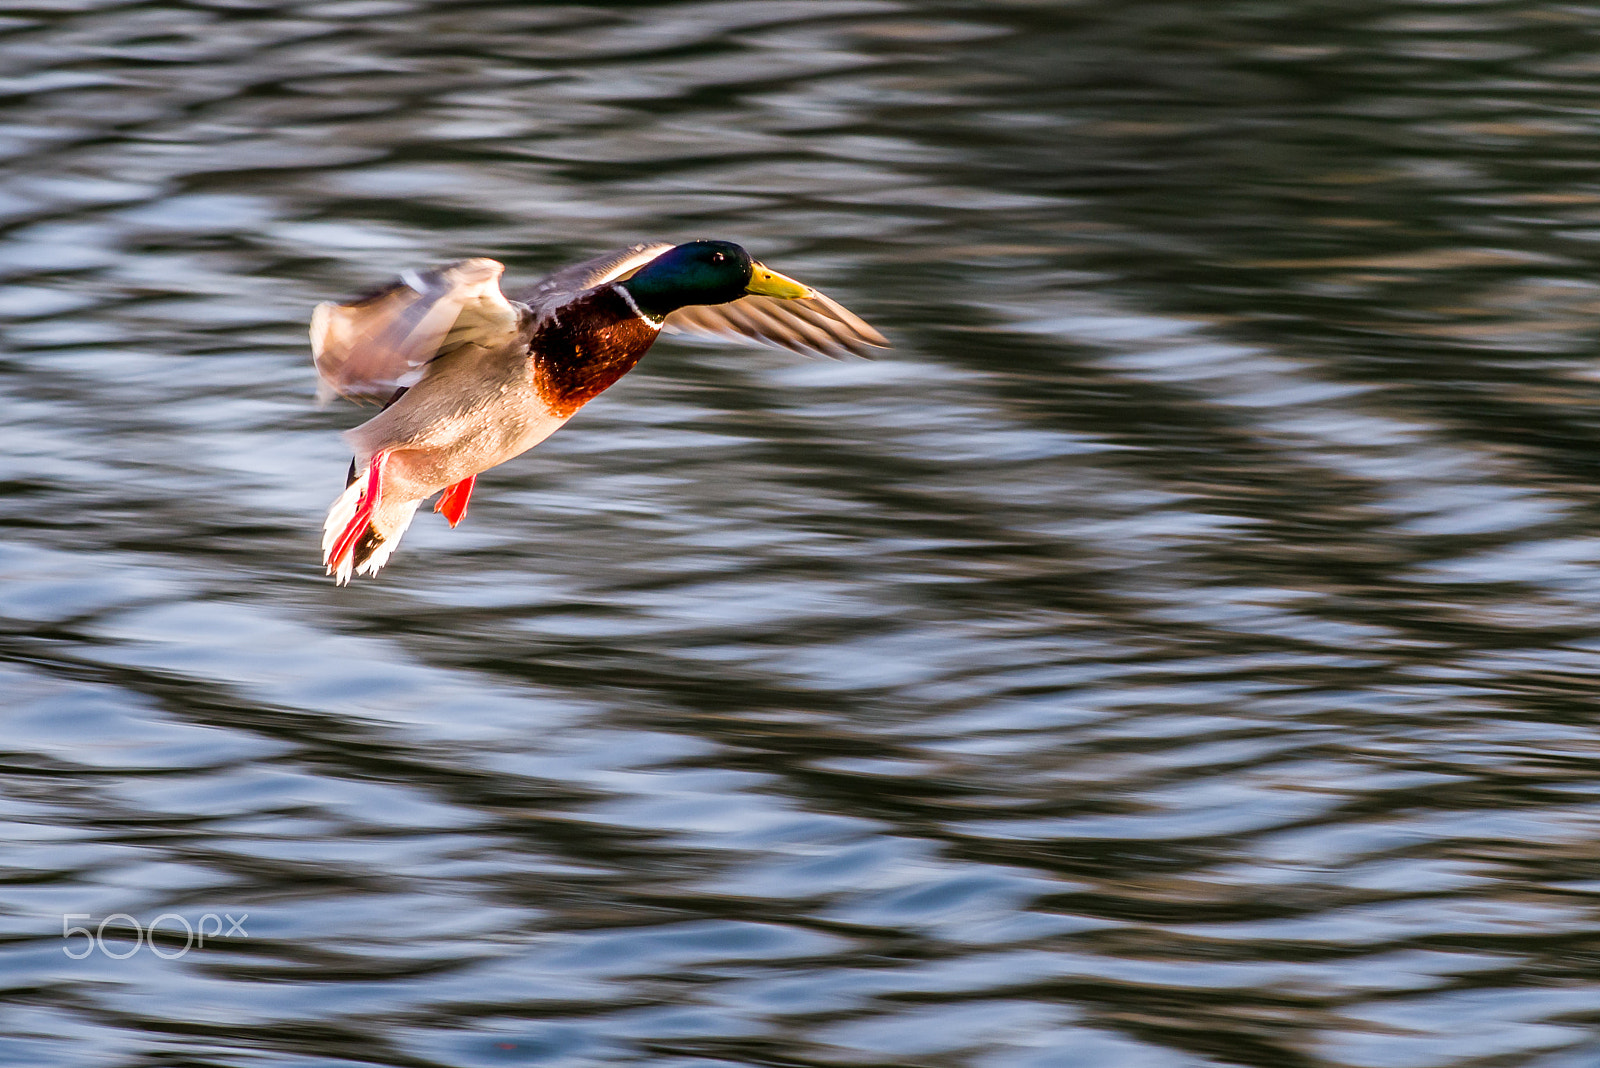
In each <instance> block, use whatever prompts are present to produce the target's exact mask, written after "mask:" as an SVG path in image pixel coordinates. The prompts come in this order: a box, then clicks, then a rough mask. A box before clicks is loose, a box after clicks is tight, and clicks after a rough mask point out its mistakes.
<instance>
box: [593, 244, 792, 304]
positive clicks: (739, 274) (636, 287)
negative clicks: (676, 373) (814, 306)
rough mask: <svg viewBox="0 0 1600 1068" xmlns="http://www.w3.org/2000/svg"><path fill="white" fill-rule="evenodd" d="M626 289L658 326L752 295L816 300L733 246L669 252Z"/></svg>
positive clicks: (643, 269)
mask: <svg viewBox="0 0 1600 1068" xmlns="http://www.w3.org/2000/svg"><path fill="white" fill-rule="evenodd" d="M620 284H621V285H622V287H623V288H624V289H626V290H627V291H628V295H629V296H631V297H632V298H633V301H634V303H635V304H637V305H638V306H639V310H640V311H642V312H644V313H645V314H646V315H648V316H650V317H651V318H652V319H656V320H660V319H663V318H665V317H666V316H668V315H669V314H671V313H672V312H675V311H677V310H678V309H679V308H683V307H687V306H688V305H690V304H726V303H728V302H729V301H730V300H738V299H739V298H740V297H743V296H748V295H750V294H752V293H753V294H759V295H760V296H765V297H783V298H785V299H788V300H794V299H796V298H799V297H809V296H811V290H810V289H808V288H807V287H806V286H803V285H801V284H800V283H799V282H796V281H795V280H794V279H792V278H785V277H784V276H783V275H781V274H779V273H778V272H777V271H772V270H768V269H767V268H766V267H763V266H762V265H761V264H759V263H757V262H756V261H755V260H752V259H751V258H750V253H748V252H746V251H745V250H744V249H742V248H740V247H739V246H738V245H735V244H734V243H733V242H732V241H690V242H689V243H688V244H684V245H678V246H676V247H674V248H669V249H667V251H665V252H663V253H662V254H661V255H659V256H657V257H656V258H655V259H653V260H651V261H650V262H649V263H647V264H645V265H644V266H643V267H641V268H639V271H638V273H636V274H635V275H634V276H633V277H632V278H630V279H628V280H627V281H626V282H622V283H620Z"/></svg>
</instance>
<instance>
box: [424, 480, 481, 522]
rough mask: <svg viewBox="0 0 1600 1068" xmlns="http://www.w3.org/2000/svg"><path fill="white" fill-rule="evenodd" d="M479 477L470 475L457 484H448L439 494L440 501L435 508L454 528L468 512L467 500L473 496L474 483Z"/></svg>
mask: <svg viewBox="0 0 1600 1068" xmlns="http://www.w3.org/2000/svg"><path fill="white" fill-rule="evenodd" d="M477 479H478V476H477V475H468V476H467V477H466V478H464V479H462V480H461V481H460V482H457V483H456V484H455V485H453V486H446V487H445V491H444V492H443V493H441V494H439V500H438V503H436V504H435V505H434V506H433V510H434V511H435V512H438V513H440V514H441V515H443V516H444V517H445V519H447V520H449V522H450V526H451V527H452V528H453V527H454V526H455V525H456V524H457V523H459V522H461V517H462V516H464V515H466V514H467V501H468V500H469V499H471V497H472V484H473V483H474V482H476V481H477Z"/></svg>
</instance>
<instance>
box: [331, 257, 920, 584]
mask: <svg viewBox="0 0 1600 1068" xmlns="http://www.w3.org/2000/svg"><path fill="white" fill-rule="evenodd" d="M504 270H505V267H504V265H503V264H501V263H499V262H497V261H495V260H491V259H486V258H477V259H469V260H461V261H460V262H457V263H451V264H447V265H445V266H443V267H438V268H434V269H432V270H426V271H407V272H406V273H405V274H403V275H401V276H400V278H399V279H398V280H397V281H395V282H392V283H390V284H389V285H386V286H384V287H382V288H380V289H377V290H375V291H373V292H370V293H368V294H366V295H365V296H362V297H359V298H357V299H355V300H353V301H351V302H350V303H347V304H333V303H325V304H319V305H317V308H316V311H315V312H314V313H313V314H312V317H311V349H312V354H313V358H314V360H315V363H316V368H317V375H318V378H319V380H320V382H319V387H318V393H319V395H321V396H322V397H323V398H324V399H326V398H327V397H329V396H331V395H333V394H338V395H341V396H344V397H347V398H350V399H352V400H355V401H357V402H373V403H382V404H383V405H384V407H383V410H382V411H381V412H379V413H378V414H377V415H376V416H374V417H373V418H371V419H369V420H367V421H366V422H365V423H362V424H361V425H360V426H358V427H356V428H355V429H353V430H349V431H346V432H345V435H344V436H345V440H346V441H348V442H349V443H350V446H351V448H352V449H353V450H354V452H355V458H354V459H353V460H352V461H351V464H350V473H349V477H348V478H347V479H346V483H345V490H344V492H343V493H342V494H340V495H339V498H338V499H337V500H335V501H334V502H333V506H332V507H331V508H330V509H329V510H328V519H327V522H326V523H325V524H324V526H323V530H322V562H323V564H324V565H325V566H326V567H327V573H328V574H330V575H332V576H334V579H335V581H337V582H338V583H339V584H340V585H341V586H342V585H344V584H346V583H348V582H349V581H350V578H351V576H352V575H355V574H362V575H371V574H375V573H376V572H377V570H378V569H379V568H380V567H382V566H383V565H384V564H385V563H387V562H388V560H389V557H390V556H391V555H392V554H393V553H394V550H395V546H396V545H398V544H399V542H400V536H401V535H402V534H404V533H405V530H406V528H407V527H408V526H409V525H410V524H411V518H412V516H413V515H414V514H415V512H416V510H417V506H418V505H419V504H420V503H421V502H422V501H423V500H424V499H426V498H428V497H431V496H432V495H433V494H435V493H440V497H439V500H438V503H437V504H435V505H434V509H433V510H434V511H435V512H439V513H442V514H443V515H444V517H445V519H446V520H447V521H448V522H449V524H450V525H451V526H452V527H454V526H455V525H456V524H457V523H459V522H460V521H461V518H462V516H464V515H465V514H466V511H467V501H468V499H469V498H470V497H471V496H472V487H473V481H474V479H476V478H477V476H478V474H479V473H480V472H483V471H487V470H488V469H489V468H491V467H494V466H495V465H497V464H501V463H504V462H505V461H507V460H509V459H511V458H512V457H513V456H517V455H519V454H521V453H523V452H526V451H527V450H528V449H531V448H533V447H534V446H535V445H537V444H539V442H541V441H543V440H544V439H545V438H547V437H549V436H550V435H551V434H552V433H554V432H555V431H556V430H557V429H558V428H559V427H560V426H561V425H562V424H563V423H565V422H566V421H567V420H568V419H570V418H572V416H573V413H575V412H576V411H577V410H578V409H579V408H581V407H583V406H584V405H585V404H587V403H588V402H589V401H591V400H593V399H594V398H595V397H596V396H598V395H599V394H600V393H601V392H602V391H604V390H605V389H606V387H608V386H610V385H611V384H612V383H614V382H616V381H617V379H619V378H621V377H622V376H623V375H625V374H627V373H628V372H629V371H631V370H632V369H633V367H634V365H635V364H637V363H638V362H639V359H640V358H641V357H642V356H644V354H645V352H646V351H648V350H649V348H650V346H651V344H653V343H654V342H655V339H656V337H657V335H659V334H660V333H661V331H663V330H666V331H670V332H683V333H694V334H705V335H715V336H722V337H729V338H740V339H745V340H751V341H756V342H762V343H765V344H771V345H778V346H782V347H784V348H788V349H793V350H795V351H797V352H812V353H820V354H822V355H826V356H834V357H838V356H843V355H847V354H856V355H864V354H865V353H866V352H867V350H869V349H871V348H876V347H882V346H884V345H887V344H888V342H886V341H885V340H884V338H883V335H882V334H880V333H878V331H876V330H874V329H873V328H872V327H870V326H868V325H867V324H866V323H865V322H863V321H862V320H861V319H860V318H858V317H857V316H855V315H853V314H852V313H850V312H849V311H847V310H846V309H845V308H843V307H841V306H840V305H839V304H838V303H836V302H834V301H832V300H830V299H828V298H827V297H825V296H823V295H822V294H821V293H818V292H817V291H816V290H814V289H811V288H810V287H808V286H805V285H802V284H801V283H799V282H796V281H795V280H794V279H792V278H787V277H785V276H784V275H781V274H779V273H777V272H776V271H773V270H770V269H768V268H767V267H764V266H762V265H761V264H760V263H757V262H755V261H754V260H752V259H751V258H750V254H749V253H748V252H746V251H745V250H744V249H743V248H741V247H739V246H738V245H736V244H734V243H732V242H730V241H691V242H689V243H688V244H683V245H669V244H642V245H633V246H631V247H629V248H625V249H621V250H619V251H617V252H612V253H608V254H607V255H604V256H599V257H597V258H595V259H592V260H589V261H587V262H585V263H579V264H576V265H574V266H571V267H567V268H564V269H563V270H560V271H557V272H556V273H555V274H552V275H550V277H548V278H546V279H544V281H542V282H539V283H538V284H536V285H534V286H532V287H530V288H528V289H526V290H522V291H520V292H515V293H514V294H513V296H512V297H511V298H509V299H508V298H507V297H506V295H505V294H504V293H503V292H502V291H501V289H500V275H501V273H502V272H503V271H504ZM441 491H443V492H442V493H441Z"/></svg>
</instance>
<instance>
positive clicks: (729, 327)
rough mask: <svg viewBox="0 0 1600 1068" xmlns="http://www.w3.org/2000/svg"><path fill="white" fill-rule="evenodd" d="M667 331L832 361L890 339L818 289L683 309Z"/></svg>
mask: <svg viewBox="0 0 1600 1068" xmlns="http://www.w3.org/2000/svg"><path fill="white" fill-rule="evenodd" d="M662 329H663V330H670V331H671V332H673V333H675V334H690V335H699V336H701V337H714V338H721V339H724V340H727V339H730V338H731V339H734V340H739V341H753V342H757V343H759V344H763V345H777V346H778V347H780V348H785V349H789V350H791V351H793V352H799V353H806V354H812V353H814V354H817V355H821V356H827V357H830V358H831V359H835V360H837V359H839V358H841V357H844V356H868V355H870V354H871V350H873V349H883V348H888V347H889V341H888V339H887V338H885V337H884V336H883V335H882V334H880V333H878V331H876V330H874V329H873V328H872V327H871V326H870V325H869V324H868V323H867V322H866V321H865V320H864V319H862V318H861V317H860V316H858V315H856V314H855V313H854V312H852V311H850V309H848V308H846V307H845V306H844V305H842V304H840V303H839V302H838V301H836V300H834V299H832V298H831V297H827V296H824V295H823V294H821V293H818V292H817V291H816V290H812V291H811V296H809V297H802V298H800V299H799V300H782V299H780V298H778V297H757V296H749V297H740V298H739V299H738V300H736V301H734V302H732V303H731V304H701V305H695V306H692V307H688V308H679V309H678V310H677V311H675V312H673V313H672V314H671V315H669V316H667V321H666V322H665V323H664V324H663V325H662Z"/></svg>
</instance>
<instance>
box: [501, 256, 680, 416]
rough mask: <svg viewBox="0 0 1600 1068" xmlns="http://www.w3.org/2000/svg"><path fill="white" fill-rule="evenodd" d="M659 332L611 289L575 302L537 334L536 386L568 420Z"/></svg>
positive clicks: (531, 355)
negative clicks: (568, 417)
mask: <svg viewBox="0 0 1600 1068" xmlns="http://www.w3.org/2000/svg"><path fill="white" fill-rule="evenodd" d="M658 333H660V331H659V329H658V328H657V327H655V326H652V325H651V324H649V323H647V322H645V321H644V320H643V319H641V318H639V317H638V316H637V315H635V314H634V311H633V309H632V308H630V307H629V306H628V304H627V302H626V301H624V300H623V299H622V297H620V296H619V295H618V294H617V293H616V292H615V291H614V290H612V289H611V288H610V287H607V288H605V289H602V290H600V291H598V292H597V293H594V294H592V295H590V296H588V297H585V298H584V299H582V300H580V301H575V302H574V303H572V304H569V305H567V306H566V307H565V308H562V309H561V310H560V313H559V314H558V315H553V316H550V317H549V318H548V319H547V320H546V321H545V322H544V323H542V324H540V326H539V327H538V329H537V330H536V332H535V333H534V335H533V339H532V342H531V344H530V346H529V348H530V351H529V356H528V358H529V360H531V361H532V363H533V379H534V385H535V388H537V389H538V391H539V395H540V396H541V397H542V398H543V399H544V401H545V403H546V404H548V405H549V406H550V410H551V412H552V413H553V414H555V415H557V416H560V417H562V418H566V417H567V416H569V415H571V414H572V413H573V412H575V411H577V410H578V409H579V408H581V407H583V406H584V405H585V404H587V403H589V401H591V400H593V399H594V398H595V397H596V396H598V395H599V394H600V393H602V392H604V391H605V390H606V389H607V388H608V387H610V386H611V385H612V383H614V382H616V380H617V379H619V378H621V377H622V376H623V375H625V374H627V373H628V372H629V371H631V370H633V368H634V365H635V364H637V363H638V362H639V360H640V359H641V358H642V357H643V356H644V354H645V353H646V352H648V351H649V350H650V346H651V345H652V344H653V343H654V342H655V339H656V335H657V334H658Z"/></svg>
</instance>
